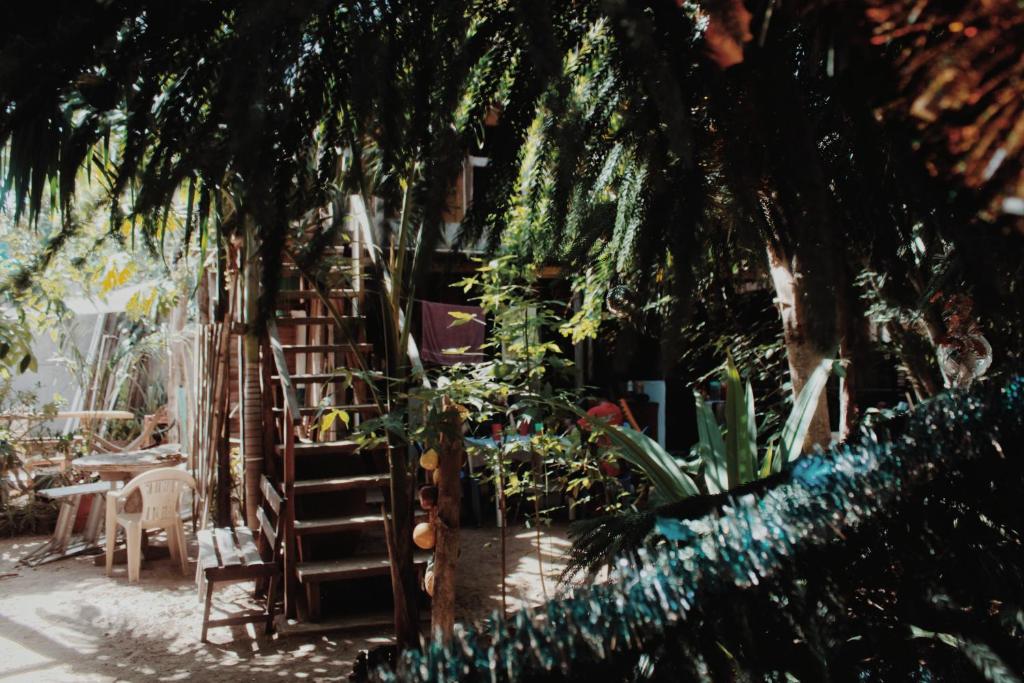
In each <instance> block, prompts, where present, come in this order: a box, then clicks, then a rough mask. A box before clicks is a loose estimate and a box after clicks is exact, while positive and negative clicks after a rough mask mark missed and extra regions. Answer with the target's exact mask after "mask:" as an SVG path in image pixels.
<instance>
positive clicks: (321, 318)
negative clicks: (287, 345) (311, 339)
mask: <svg viewBox="0 0 1024 683" xmlns="http://www.w3.org/2000/svg"><path fill="white" fill-rule="evenodd" d="M365 320H366V316H362V315H346V316H343V317H342V322H343V323H345V324H346V325H356V324H357V323H361V322H363V321H365ZM277 324H278V325H279V326H280V327H293V326H297V325H299V326H301V325H333V324H334V318H332V317H331V316H329V315H307V316H294V317H288V316H282V317H280V318H278V319H277Z"/></svg>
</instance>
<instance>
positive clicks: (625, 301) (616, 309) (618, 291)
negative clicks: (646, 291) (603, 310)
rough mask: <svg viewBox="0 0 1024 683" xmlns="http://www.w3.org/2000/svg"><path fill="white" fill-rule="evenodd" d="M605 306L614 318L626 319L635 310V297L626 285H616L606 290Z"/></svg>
mask: <svg viewBox="0 0 1024 683" xmlns="http://www.w3.org/2000/svg"><path fill="white" fill-rule="evenodd" d="M605 305H606V306H607V307H608V312H609V313H611V314H612V315H614V316H615V317H616V318H620V319H624V318H628V317H630V315H631V314H632V313H633V311H634V310H636V295H635V294H634V293H633V290H632V289H630V288H629V287H627V286H626V285H616V286H615V287H612V288H611V289H610V290H608V296H607V297H605Z"/></svg>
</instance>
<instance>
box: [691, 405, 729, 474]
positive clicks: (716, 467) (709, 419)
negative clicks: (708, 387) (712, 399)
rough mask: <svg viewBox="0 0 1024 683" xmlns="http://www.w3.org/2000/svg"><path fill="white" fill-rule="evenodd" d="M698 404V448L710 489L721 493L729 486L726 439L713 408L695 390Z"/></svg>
mask: <svg viewBox="0 0 1024 683" xmlns="http://www.w3.org/2000/svg"><path fill="white" fill-rule="evenodd" d="M693 398H694V401H695V402H696V404H697V435H698V438H699V439H700V441H699V443H698V450H699V453H700V457H701V459H702V460H703V461H704V477H705V479H706V481H707V484H708V491H710V492H711V493H721V492H722V491H725V490H727V489H728V488H729V485H728V479H727V474H726V464H725V460H726V455H725V440H724V439H723V438H722V430H721V428H719V426H718V422H717V421H716V420H715V416H714V414H712V412H711V408H709V407H708V406H707V404H706V403H704V397H703V396H701V395H700V392H697V391H695V392H693Z"/></svg>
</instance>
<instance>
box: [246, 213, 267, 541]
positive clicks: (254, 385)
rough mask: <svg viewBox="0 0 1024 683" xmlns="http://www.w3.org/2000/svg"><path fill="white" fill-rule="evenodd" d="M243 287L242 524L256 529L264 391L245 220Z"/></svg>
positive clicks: (254, 267)
mask: <svg viewBox="0 0 1024 683" xmlns="http://www.w3.org/2000/svg"><path fill="white" fill-rule="evenodd" d="M245 232H246V236H245V237H246V239H245V254H244V259H245V260H244V261H243V265H242V267H243V268H244V273H243V276H244V278H245V279H244V280H243V283H244V287H243V292H242V297H243V300H244V302H245V336H244V337H243V338H242V373H243V378H244V380H243V382H242V383H241V389H242V392H241V393H242V397H241V400H242V462H243V463H244V466H245V523H246V525H247V526H248V527H249V528H250V529H258V528H259V519H258V518H257V517H256V510H257V508H258V507H259V501H260V476H261V475H262V474H263V430H264V425H263V394H262V389H261V386H260V372H261V368H260V337H259V334H258V332H257V330H256V318H257V317H258V307H257V302H258V299H259V284H260V277H259V269H258V264H257V260H256V240H255V230H254V226H253V225H252V220H251V219H247V220H246V226H245Z"/></svg>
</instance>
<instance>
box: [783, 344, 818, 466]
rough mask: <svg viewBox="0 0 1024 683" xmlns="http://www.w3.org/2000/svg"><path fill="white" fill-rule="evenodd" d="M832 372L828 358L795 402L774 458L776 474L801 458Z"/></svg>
mask: <svg viewBox="0 0 1024 683" xmlns="http://www.w3.org/2000/svg"><path fill="white" fill-rule="evenodd" d="M831 371H832V359H831V358H826V359H825V360H823V361H821V363H820V364H819V365H818V367H817V368H815V369H814V372H813V373H811V376H810V378H809V379H808V380H807V383H806V384H804V386H803V389H801V390H800V395H799V396H797V398H796V401H794V402H793V412H791V413H790V414H789V419H788V420H786V424H785V426H783V428H782V436H781V438H780V443H779V451H778V453H777V454H776V457H775V458H773V462H772V469H773V470H774V471H775V472H780V471H782V468H783V467H785V466H786V465H787V464H788V463H790V462H792V461H793V460H796V459H797V458H799V457H800V453H801V451H802V450H803V445H804V439H805V438H807V430H808V429H810V427H811V420H813V419H814V413H815V411H816V410H817V408H818V399H819V398H821V392H822V391H824V390H825V385H826V384H827V383H828V376H829V373H830V372H831Z"/></svg>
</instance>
